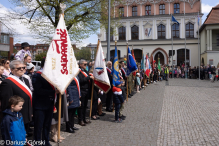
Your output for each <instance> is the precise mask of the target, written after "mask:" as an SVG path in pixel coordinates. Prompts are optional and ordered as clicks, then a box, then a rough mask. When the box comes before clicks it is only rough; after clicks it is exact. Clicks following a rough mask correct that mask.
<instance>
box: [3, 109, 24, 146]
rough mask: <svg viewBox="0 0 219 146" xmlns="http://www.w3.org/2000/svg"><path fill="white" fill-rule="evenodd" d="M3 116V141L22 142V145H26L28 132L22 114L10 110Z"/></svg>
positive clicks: (5, 111)
mask: <svg viewBox="0 0 219 146" xmlns="http://www.w3.org/2000/svg"><path fill="white" fill-rule="evenodd" d="M3 114H4V117H3V120H2V123H1V133H2V138H3V140H10V141H20V145H24V144H25V143H26V142H25V141H26V139H25V137H26V131H25V127H24V122H23V117H22V114H21V113H20V112H12V111H11V110H10V109H6V110H4V111H3ZM9 145H10V144H9Z"/></svg>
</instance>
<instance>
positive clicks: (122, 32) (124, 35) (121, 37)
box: [119, 26, 126, 40]
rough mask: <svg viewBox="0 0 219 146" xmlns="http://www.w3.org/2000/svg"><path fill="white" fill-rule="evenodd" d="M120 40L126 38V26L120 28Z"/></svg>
mask: <svg viewBox="0 0 219 146" xmlns="http://www.w3.org/2000/svg"><path fill="white" fill-rule="evenodd" d="M119 40H126V30H125V27H124V26H122V27H120V28H119Z"/></svg>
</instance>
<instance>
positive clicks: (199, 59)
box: [198, 12, 201, 80]
mask: <svg viewBox="0 0 219 146" xmlns="http://www.w3.org/2000/svg"><path fill="white" fill-rule="evenodd" d="M198 17H199V12H198ZM198 19H200V17H199V18H198ZM199 21H200V20H198V64H199V73H198V75H199V80H200V70H201V69H200V68H201V63H200V61H201V58H200V54H201V53H200V52H201V51H200V37H199Z"/></svg>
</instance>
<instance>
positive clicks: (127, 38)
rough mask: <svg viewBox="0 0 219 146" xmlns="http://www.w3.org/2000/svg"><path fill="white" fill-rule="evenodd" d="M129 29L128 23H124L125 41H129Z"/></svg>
mask: <svg viewBox="0 0 219 146" xmlns="http://www.w3.org/2000/svg"><path fill="white" fill-rule="evenodd" d="M129 29H130V22H129V21H128V22H126V40H130V39H129Z"/></svg>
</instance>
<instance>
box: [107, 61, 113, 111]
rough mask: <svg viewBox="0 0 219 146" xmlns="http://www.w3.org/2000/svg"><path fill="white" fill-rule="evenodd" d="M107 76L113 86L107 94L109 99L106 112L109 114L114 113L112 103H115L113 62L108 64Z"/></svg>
mask: <svg viewBox="0 0 219 146" xmlns="http://www.w3.org/2000/svg"><path fill="white" fill-rule="evenodd" d="M106 70H107V75H108V78H109V81H110V85H111V89H110V90H109V92H108V93H107V97H106V111H108V112H112V111H113V110H112V102H113V91H112V87H113V74H112V62H111V61H108V62H107V67H106Z"/></svg>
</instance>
